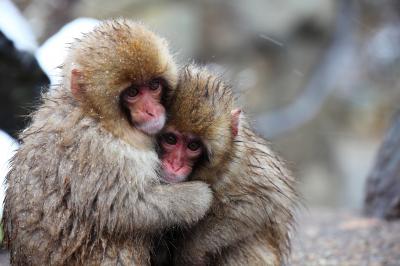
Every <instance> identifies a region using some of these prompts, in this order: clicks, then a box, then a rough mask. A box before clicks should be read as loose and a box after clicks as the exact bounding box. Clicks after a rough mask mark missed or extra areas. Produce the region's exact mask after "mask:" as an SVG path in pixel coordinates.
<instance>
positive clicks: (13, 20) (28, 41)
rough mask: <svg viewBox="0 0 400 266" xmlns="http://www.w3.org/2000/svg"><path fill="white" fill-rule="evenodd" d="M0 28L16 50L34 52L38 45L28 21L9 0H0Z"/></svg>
mask: <svg viewBox="0 0 400 266" xmlns="http://www.w3.org/2000/svg"><path fill="white" fill-rule="evenodd" d="M0 30H1V31H2V32H3V33H4V35H6V36H7V38H8V39H10V40H12V41H13V42H14V45H15V47H16V48H17V49H18V50H24V51H29V52H34V51H35V50H36V49H37V47H38V45H37V42H36V38H35V35H34V33H33V31H32V28H31V27H30V25H29V23H28V21H27V20H26V19H25V18H24V17H23V16H22V14H21V12H20V11H19V10H18V8H17V7H16V6H15V5H14V4H13V3H12V2H11V1H10V0H0Z"/></svg>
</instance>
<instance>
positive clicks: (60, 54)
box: [0, 0, 100, 85]
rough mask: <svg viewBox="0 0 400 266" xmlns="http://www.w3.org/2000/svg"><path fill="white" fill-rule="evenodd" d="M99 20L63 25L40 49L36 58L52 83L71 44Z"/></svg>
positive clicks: (82, 19)
mask: <svg viewBox="0 0 400 266" xmlns="http://www.w3.org/2000/svg"><path fill="white" fill-rule="evenodd" d="M0 1H1V0H0ZM99 22H100V21H98V20H96V19H93V18H78V19H75V20H73V21H71V22H70V23H68V24H66V25H65V26H64V27H62V28H61V29H60V30H59V31H58V32H57V33H56V34H54V35H53V36H52V37H50V38H49V39H48V40H47V41H46V42H45V43H44V44H43V45H42V46H41V47H40V48H39V49H38V51H37V52H36V59H37V60H38V62H39V65H40V66H41V68H42V69H43V71H44V72H45V73H46V74H47V76H48V77H49V78H50V81H51V84H53V85H54V84H57V83H58V82H59V80H60V76H61V73H60V69H59V66H61V65H62V64H63V62H64V60H65V57H66V55H67V51H68V46H69V44H70V43H72V42H73V41H74V40H75V39H76V38H80V37H81V36H82V34H83V33H86V32H89V31H91V30H92V29H93V28H94V27H96V26H97V25H98V24H99Z"/></svg>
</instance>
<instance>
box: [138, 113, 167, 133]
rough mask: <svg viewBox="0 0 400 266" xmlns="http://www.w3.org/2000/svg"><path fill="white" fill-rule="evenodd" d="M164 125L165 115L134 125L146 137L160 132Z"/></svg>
mask: <svg viewBox="0 0 400 266" xmlns="http://www.w3.org/2000/svg"><path fill="white" fill-rule="evenodd" d="M164 125H165V115H164V114H163V115H160V116H159V117H156V118H154V119H152V120H149V121H146V122H144V123H141V124H136V128H138V129H139V130H140V131H142V132H144V133H145V134H148V135H155V134H157V133H158V132H160V131H161V129H162V128H163V127H164Z"/></svg>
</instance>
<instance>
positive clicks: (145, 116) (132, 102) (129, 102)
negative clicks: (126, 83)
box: [122, 79, 165, 135]
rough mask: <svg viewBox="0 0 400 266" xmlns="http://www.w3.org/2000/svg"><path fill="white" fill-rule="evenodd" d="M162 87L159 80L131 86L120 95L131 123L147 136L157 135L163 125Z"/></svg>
mask: <svg viewBox="0 0 400 266" xmlns="http://www.w3.org/2000/svg"><path fill="white" fill-rule="evenodd" d="M163 90H164V86H163V84H162V82H161V81H160V80H159V79H153V80H150V81H149V82H147V83H145V84H142V85H131V86H130V87H128V88H127V89H126V90H125V91H124V92H123V94H122V98H123V101H124V106H125V107H126V108H127V109H128V112H129V115H130V119H131V123H132V124H133V125H134V126H135V127H136V128H138V129H139V130H141V131H143V132H144V133H146V134H148V135H154V134H156V133H158V132H159V131H160V130H161V129H162V128H163V127H164V124H165V108H164V106H163V105H162V104H161V96H162V93H163Z"/></svg>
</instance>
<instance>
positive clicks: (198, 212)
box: [143, 181, 213, 229]
mask: <svg viewBox="0 0 400 266" xmlns="http://www.w3.org/2000/svg"><path fill="white" fill-rule="evenodd" d="M212 199H213V195H212V191H211V189H210V188H209V186H208V185H207V184H206V183H204V182H199V181H193V182H185V183H178V184H171V185H157V186H155V187H154V188H153V189H152V190H151V192H150V193H148V194H147V195H146V199H145V201H146V202H145V203H146V206H147V208H148V210H145V211H144V212H143V215H144V217H145V218H146V220H147V222H149V219H152V220H153V221H154V223H156V224H158V225H159V227H160V228H161V229H163V228H166V227H171V226H174V225H190V224H193V223H195V222H197V221H198V220H200V219H201V218H202V217H203V216H204V215H205V214H206V212H207V211H208V209H209V208H210V206H211V202H212Z"/></svg>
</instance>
